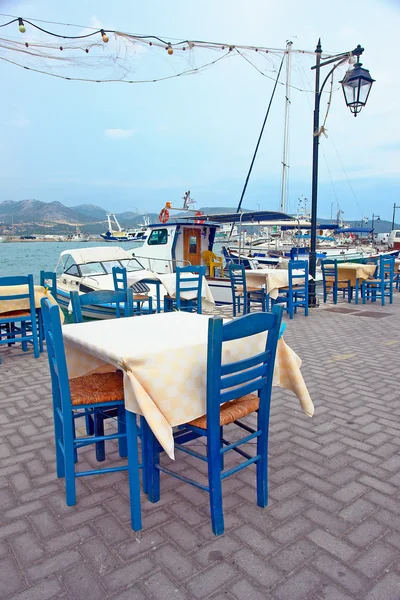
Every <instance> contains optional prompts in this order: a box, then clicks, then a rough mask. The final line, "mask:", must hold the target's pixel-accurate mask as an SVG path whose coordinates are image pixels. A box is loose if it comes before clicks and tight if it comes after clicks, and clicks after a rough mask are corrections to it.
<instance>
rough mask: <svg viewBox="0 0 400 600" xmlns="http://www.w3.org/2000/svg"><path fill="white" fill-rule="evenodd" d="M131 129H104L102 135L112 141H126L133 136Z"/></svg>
mask: <svg viewBox="0 0 400 600" xmlns="http://www.w3.org/2000/svg"><path fill="white" fill-rule="evenodd" d="M134 133H135V132H134V131H133V129H105V130H104V135H105V136H106V137H108V138H111V139H112V140H126V139H127V138H130V137H132V136H133V135H134Z"/></svg>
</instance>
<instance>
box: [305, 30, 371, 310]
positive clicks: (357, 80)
mask: <svg viewBox="0 0 400 600" xmlns="http://www.w3.org/2000/svg"><path fill="white" fill-rule="evenodd" d="M363 52H364V48H361V46H360V45H358V46H357V48H355V49H354V50H353V51H349V52H343V53H342V54H336V55H335V56H332V57H331V58H329V59H328V60H324V61H322V62H321V54H322V47H321V40H320V39H319V40H318V44H317V47H316V49H315V54H316V60H315V65H314V66H313V67H311V69H313V70H314V69H315V103H314V129H313V134H314V137H313V162H312V195H311V244H310V275H311V277H312V279H311V281H310V283H309V305H310V306H311V307H312V306H316V295H315V272H316V264H317V253H316V249H317V205H318V151H319V136H320V130H319V109H320V103H321V94H322V91H323V89H324V86H325V84H326V82H327V81H328V79H329V77H330V75H331V74H332V73H333V72H334V70H335V69H337V67H339V66H340V65H342V64H343V63H345V62H346V61H348V60H349V59H350V58H351V57H352V56H356V57H357V62H356V64H355V65H354V67H353V69H350V70H348V71H347V73H346V75H345V76H344V78H343V79H342V81H341V82H340V83H341V84H342V88H343V93H344V97H345V100H346V104H347V106H348V107H349V108H350V110H351V112H352V113H353V114H354V116H357V114H358V113H359V112H360V110H361V109H362V107H363V106H365V104H366V102H367V100H368V96H369V93H370V91H371V87H372V84H373V82H374V79H372V77H371V75H370V74H369V71H368V70H367V69H363V68H361V63H360V56H361V54H362V53H363ZM332 63H335V64H334V65H333V67H332V69H331V70H330V71H329V73H328V75H327V76H326V77H325V79H324V81H323V83H322V85H320V71H321V67H325V66H326V65H329V64H332Z"/></svg>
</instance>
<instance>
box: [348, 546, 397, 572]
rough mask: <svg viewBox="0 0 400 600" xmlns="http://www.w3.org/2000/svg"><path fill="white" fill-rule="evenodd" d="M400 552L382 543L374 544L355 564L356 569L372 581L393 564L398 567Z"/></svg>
mask: <svg viewBox="0 0 400 600" xmlns="http://www.w3.org/2000/svg"><path fill="white" fill-rule="evenodd" d="M399 556H400V554H399V552H398V550H395V549H394V548H392V547H391V546H387V545H386V544H384V543H383V542H381V541H376V542H374V543H373V544H372V545H371V546H369V548H368V549H367V550H366V551H365V552H363V553H362V554H361V555H360V556H359V557H358V558H357V560H356V561H355V562H354V563H353V566H354V568H355V569H357V570H358V571H360V572H361V573H363V574H364V575H365V576H366V577H371V578H372V579H373V578H375V577H377V576H378V575H379V573H382V572H383V570H384V569H387V568H388V566H389V565H390V564H392V563H395V564H396V565H398V563H399Z"/></svg>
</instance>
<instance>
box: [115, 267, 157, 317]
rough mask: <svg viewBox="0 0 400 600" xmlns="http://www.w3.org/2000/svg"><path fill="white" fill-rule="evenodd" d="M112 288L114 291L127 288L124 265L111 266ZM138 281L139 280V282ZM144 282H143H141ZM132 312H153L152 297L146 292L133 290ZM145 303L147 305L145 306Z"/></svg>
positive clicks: (138, 313) (135, 313)
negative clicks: (140, 292)
mask: <svg viewBox="0 0 400 600" xmlns="http://www.w3.org/2000/svg"><path fill="white" fill-rule="evenodd" d="M112 275H113V282H114V290H115V291H124V292H125V291H126V290H127V289H129V288H128V275H127V272H126V269H125V267H113V268H112ZM139 283H140V282H139ZM142 283H144V282H142ZM132 293H133V314H134V315H143V314H150V315H151V314H152V313H153V298H152V297H151V296H147V295H146V294H136V293H135V292H134V291H133V290H132ZM145 304H147V307H146V308H145V306H144V305H145Z"/></svg>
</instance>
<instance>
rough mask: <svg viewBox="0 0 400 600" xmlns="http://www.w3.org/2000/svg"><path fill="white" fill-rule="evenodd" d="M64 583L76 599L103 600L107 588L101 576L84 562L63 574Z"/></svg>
mask: <svg viewBox="0 0 400 600" xmlns="http://www.w3.org/2000/svg"><path fill="white" fill-rule="evenodd" d="M62 580H63V583H64V584H65V586H66V588H67V590H68V591H69V593H70V594H71V595H72V597H73V598H76V600H88V598H90V600H103V598H104V597H105V594H106V592H105V589H104V588H103V586H102V585H101V583H100V581H99V578H98V577H96V575H95V574H94V573H92V572H91V571H90V570H89V569H88V567H87V566H86V565H84V564H81V565H77V566H75V567H73V568H72V569H69V570H68V571H65V572H64V573H63V575H62Z"/></svg>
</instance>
